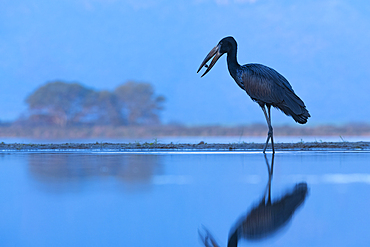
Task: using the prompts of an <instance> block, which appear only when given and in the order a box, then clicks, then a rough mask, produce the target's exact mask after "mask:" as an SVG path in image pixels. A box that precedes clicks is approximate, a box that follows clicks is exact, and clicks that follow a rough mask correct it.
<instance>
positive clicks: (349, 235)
mask: <svg viewBox="0 0 370 247" xmlns="http://www.w3.org/2000/svg"><path fill="white" fill-rule="evenodd" d="M267 158H268V162H269V164H270V165H271V161H272V157H271V154H270V155H268V156H267ZM369 160H370V153H369V152H283V153H277V154H276V155H275V159H274V165H273V166H274V167H273V175H272V177H271V176H269V172H268V166H267V164H266V160H265V157H264V155H263V154H262V153H260V152H258V153H227V152H226V153H212V152H209V153H192V152H185V153H152V154H145V153H124V154H122V153H99V154H96V153H93V154H80V153H75V154H74V153H68V154H45V153H43V154H40V153H12V154H1V156H0V245H1V246H63V247H64V246H204V244H203V242H202V240H201V239H202V237H203V238H205V237H207V236H208V240H207V241H208V243H210V242H211V239H212V240H213V241H215V242H217V243H218V244H219V245H220V246H227V243H228V237H229V234H230V235H233V233H234V232H237V231H239V232H240V230H238V229H240V228H238V225H239V223H241V224H243V223H244V224H245V226H246V227H245V229H246V228H248V229H247V230H245V231H246V233H245V234H244V238H243V239H241V240H240V241H239V244H238V246H251V245H254V246H271V245H274V246H368V245H369V243H370V234H369V228H370V227H369V222H370V162H369ZM269 177H270V178H271V180H270V181H271V183H270V192H271V193H270V195H271V203H269V200H268V198H269V195H268V194H269V193H268V191H269V186H268V185H269V183H268V182H269ZM306 188H307V193H306V190H305V189H306ZM263 198H265V201H264V202H262V199H263ZM261 202H262V203H261ZM199 233H200V235H199ZM241 235H242V234H241V233H240V234H239V236H241Z"/></svg>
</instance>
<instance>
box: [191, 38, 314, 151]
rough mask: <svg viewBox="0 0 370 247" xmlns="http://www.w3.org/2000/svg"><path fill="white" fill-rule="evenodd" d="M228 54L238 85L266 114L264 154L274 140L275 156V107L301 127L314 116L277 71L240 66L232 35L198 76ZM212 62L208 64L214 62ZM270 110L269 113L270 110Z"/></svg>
mask: <svg viewBox="0 0 370 247" xmlns="http://www.w3.org/2000/svg"><path fill="white" fill-rule="evenodd" d="M225 53H226V54H227V67H228V70H229V73H230V75H231V77H232V78H233V79H234V80H235V82H236V84H237V85H238V86H239V87H240V88H241V89H242V90H244V91H245V92H246V93H247V94H248V95H249V96H250V98H251V99H252V100H253V101H255V102H256V103H257V104H258V105H259V106H260V107H261V108H262V111H263V113H264V115H265V118H266V122H267V125H268V133H267V139H266V144H265V147H264V149H263V153H265V152H266V149H267V146H268V143H269V141H270V139H271V147H272V152H273V153H275V148H274V137H273V128H272V124H271V106H273V107H275V108H277V109H279V110H281V111H282V112H284V113H285V114H286V115H287V116H291V117H292V118H293V119H294V121H296V122H297V123H299V124H305V123H307V119H308V118H309V117H311V115H310V113H309V112H308V110H307V109H306V106H305V104H304V102H303V101H302V100H301V99H300V98H299V97H298V96H297V94H295V92H294V90H293V88H292V86H291V85H290V83H289V82H288V80H287V79H286V78H285V77H284V76H282V75H281V74H280V73H279V72H277V71H276V70H274V69H273V68H270V67H267V66H265V65H262V64H258V63H249V64H245V65H240V64H239V63H238V61H237V42H236V40H235V39H234V38H233V37H232V36H228V37H225V38H223V39H221V40H220V41H219V43H218V44H217V45H216V46H215V47H214V48H213V49H212V50H211V51H210V52H209V53H208V55H207V56H206V57H205V59H204V60H203V62H202V64H201V65H200V67H199V69H198V71H197V73H199V71H200V70H201V69H202V68H203V66H204V67H205V68H206V71H205V72H204V74H203V75H202V76H201V77H203V76H205V75H206V74H207V73H208V72H209V71H210V70H211V69H212V67H213V66H214V65H215V64H216V62H217V60H218V59H219V58H220V57H221V56H222V55H223V54H225ZM212 57H213V59H212V61H211V63H210V64H209V65H207V62H208V61H209V60H210V59H211V58H212ZM266 109H267V111H266Z"/></svg>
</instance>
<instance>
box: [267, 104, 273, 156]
mask: <svg viewBox="0 0 370 247" xmlns="http://www.w3.org/2000/svg"><path fill="white" fill-rule="evenodd" d="M267 111H268V115H269V122H268V123H269V134H270V133H271V134H270V135H271V146H272V153H273V154H274V153H275V148H274V129H273V128H272V124H271V105H267Z"/></svg>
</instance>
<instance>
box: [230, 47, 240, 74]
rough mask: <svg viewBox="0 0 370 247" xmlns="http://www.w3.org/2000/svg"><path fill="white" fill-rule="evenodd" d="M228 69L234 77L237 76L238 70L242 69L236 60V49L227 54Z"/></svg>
mask: <svg viewBox="0 0 370 247" xmlns="http://www.w3.org/2000/svg"><path fill="white" fill-rule="evenodd" d="M227 67H228V69H229V72H230V74H231V76H232V77H234V75H235V74H236V70H237V69H238V68H240V64H239V63H238V60H237V59H236V47H235V48H234V49H232V50H231V51H229V52H228V53H227Z"/></svg>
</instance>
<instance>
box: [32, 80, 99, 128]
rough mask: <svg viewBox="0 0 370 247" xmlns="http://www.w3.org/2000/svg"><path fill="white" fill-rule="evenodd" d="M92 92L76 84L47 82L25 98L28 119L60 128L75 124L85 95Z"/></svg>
mask: <svg viewBox="0 0 370 247" xmlns="http://www.w3.org/2000/svg"><path fill="white" fill-rule="evenodd" d="M93 92H94V91H93V90H92V89H88V88H85V87H84V86H82V85H81V84H78V83H65V82H61V81H55V82H49V83H47V84H45V85H44V86H42V87H40V88H38V89H37V90H36V91H35V92H33V93H32V94H31V95H30V96H28V97H27V99H26V103H27V104H28V108H29V111H30V119H39V120H40V119H43V120H44V121H47V122H50V123H52V124H57V125H60V126H65V125H67V124H70V123H73V122H77V121H78V118H79V117H80V113H81V111H82V108H83V105H84V101H85V99H86V97H87V95H89V94H92V93H93Z"/></svg>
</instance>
